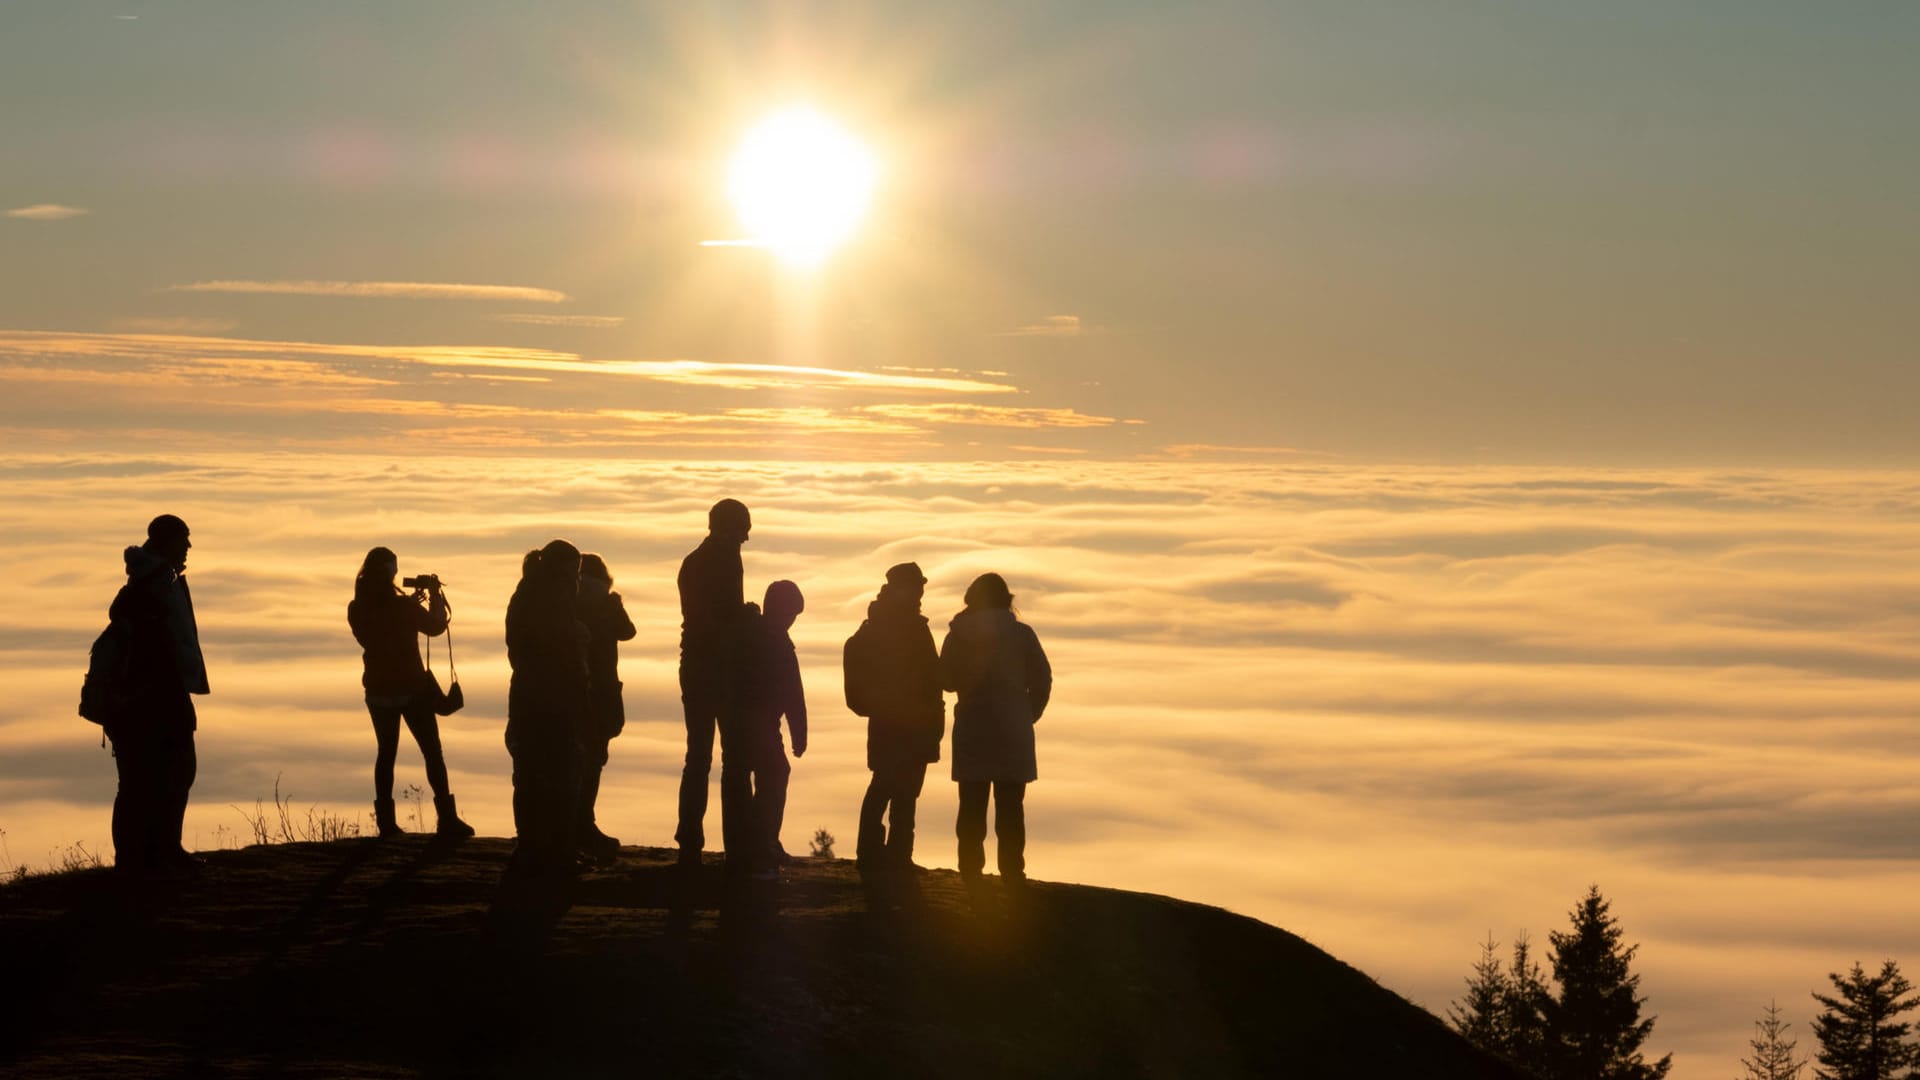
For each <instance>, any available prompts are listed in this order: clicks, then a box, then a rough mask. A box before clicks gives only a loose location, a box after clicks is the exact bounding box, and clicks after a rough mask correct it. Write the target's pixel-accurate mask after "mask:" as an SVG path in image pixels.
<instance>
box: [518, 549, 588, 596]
mask: <svg viewBox="0 0 1920 1080" xmlns="http://www.w3.org/2000/svg"><path fill="white" fill-rule="evenodd" d="M520 580H522V581H524V582H528V583H531V584H534V585H537V586H539V587H540V588H543V589H551V590H553V591H555V592H562V593H566V594H567V595H569V596H571V595H572V594H573V593H574V592H575V591H577V590H578V589H579V587H580V549H579V548H577V547H574V546H573V545H572V544H569V543H567V542H566V541H565V540H558V539H556V540H551V541H549V542H548V543H547V546H546V547H543V548H537V549H535V550H533V551H529V552H527V557H526V558H524V559H522V560H520Z"/></svg>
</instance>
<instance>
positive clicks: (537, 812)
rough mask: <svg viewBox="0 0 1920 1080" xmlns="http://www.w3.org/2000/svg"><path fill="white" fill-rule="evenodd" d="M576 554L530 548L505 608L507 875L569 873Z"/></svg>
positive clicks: (582, 643)
mask: <svg viewBox="0 0 1920 1080" xmlns="http://www.w3.org/2000/svg"><path fill="white" fill-rule="evenodd" d="M579 586H580V551H579V549H578V548H575V547H574V546H573V545H572V544H569V543H567V542H566V541H565V540H555V541H553V542H551V543H549V544H548V545H547V546H546V547H543V548H541V549H540V550H538V551H529V552H527V556H526V558H525V559H524V560H523V561H522V562H521V564H520V584H519V586H518V587H517V588H515V589H514V591H513V599H512V600H509V601H508V602H507V663H508V664H509V665H511V666H512V668H513V679H512V681H511V682H510V683H509V684H508V687H507V753H508V754H510V755H512V757H513V826H514V832H515V834H516V835H517V838H518V840H517V843H516V844H515V845H514V851H513V860H512V862H510V863H509V864H508V871H509V872H510V873H514V874H518V875H525V876H533V877H538V876H546V875H564V874H571V873H572V872H573V871H574V869H575V865H574V856H575V847H574V838H575V826H576V824H577V823H578V820H579V819H578V817H577V816H576V813H575V809H574V797H575V791H576V789H577V787H578V786H579V780H580V749H579V746H580V743H581V741H582V740H583V737H584V736H585V734H586V732H587V724H588V716H589V705H588V683H587V628H586V627H585V626H583V625H581V623H580V621H579V620H578V619H577V618H575V617H574V610H573V605H574V598H575V596H576V594H577V593H578V592H579Z"/></svg>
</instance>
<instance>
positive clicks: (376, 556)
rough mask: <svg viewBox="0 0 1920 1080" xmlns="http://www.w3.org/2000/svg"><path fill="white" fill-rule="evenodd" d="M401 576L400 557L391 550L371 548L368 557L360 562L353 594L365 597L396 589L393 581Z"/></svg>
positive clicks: (354, 579)
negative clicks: (369, 594)
mask: <svg viewBox="0 0 1920 1080" xmlns="http://www.w3.org/2000/svg"><path fill="white" fill-rule="evenodd" d="M399 576H400V557H399V556H398V555H395V554H394V553H393V550H392V549H391V548H384V547H377V548H370V549H368V551H367V557H366V558H364V559H361V560H360V572H359V573H358V574H356V575H354V578H353V594H354V595H355V596H364V595H366V594H368V593H374V592H381V591H385V590H392V589H393V588H394V587H395V586H394V584H393V579H394V578H396V577H399Z"/></svg>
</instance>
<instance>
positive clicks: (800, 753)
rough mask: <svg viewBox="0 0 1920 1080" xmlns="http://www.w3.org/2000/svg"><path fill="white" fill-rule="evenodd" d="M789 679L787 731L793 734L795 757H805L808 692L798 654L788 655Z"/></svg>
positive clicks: (791, 653) (786, 694)
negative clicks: (801, 678) (802, 683)
mask: <svg viewBox="0 0 1920 1080" xmlns="http://www.w3.org/2000/svg"><path fill="white" fill-rule="evenodd" d="M786 663H787V677H786V679H785V680H784V681H785V683H786V686H785V687H783V689H784V690H785V695H784V696H785V698H786V701H785V704H784V708H785V710H786V714H787V730H788V731H790V732H792V733H793V756H794V757H804V756H806V753H807V691H806V688H805V687H804V686H802V685H801V684H800V657H799V655H798V654H797V653H794V652H791V651H789V652H788V653H787V660H786Z"/></svg>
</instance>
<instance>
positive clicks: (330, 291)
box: [166, 280, 571, 304]
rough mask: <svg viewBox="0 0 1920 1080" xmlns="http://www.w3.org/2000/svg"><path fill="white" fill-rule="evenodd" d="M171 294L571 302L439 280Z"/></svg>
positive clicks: (195, 287)
mask: <svg viewBox="0 0 1920 1080" xmlns="http://www.w3.org/2000/svg"><path fill="white" fill-rule="evenodd" d="M166 291H168V292H192V293H238V294H242V295H266V296H339V297H356V298H359V297H371V298H376V299H399V300H517V301H521V302H524V303H532V304H561V303H565V302H566V301H567V300H569V299H571V298H570V297H568V296H567V294H566V293H563V292H559V291H557V290H555V289H540V288H535V287H533V286H529V285H466V284H457V283H452V282H435V281H230V280H220V281H196V282H193V283H191V284H187V285H172V286H169V287H168V288H167V290H166Z"/></svg>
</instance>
